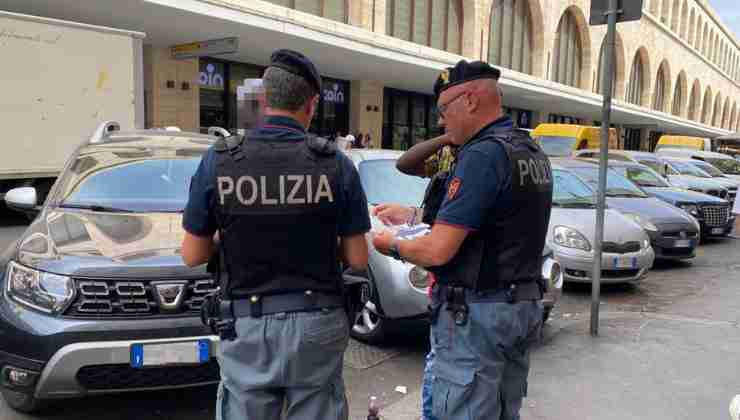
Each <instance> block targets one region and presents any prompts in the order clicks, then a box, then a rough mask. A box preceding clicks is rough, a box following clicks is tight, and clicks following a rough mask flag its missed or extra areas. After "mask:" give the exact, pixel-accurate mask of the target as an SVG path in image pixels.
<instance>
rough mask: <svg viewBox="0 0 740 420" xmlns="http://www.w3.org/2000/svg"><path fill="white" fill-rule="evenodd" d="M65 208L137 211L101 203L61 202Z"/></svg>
mask: <svg viewBox="0 0 740 420" xmlns="http://www.w3.org/2000/svg"><path fill="white" fill-rule="evenodd" d="M59 208H63V209H81V210H92V211H99V212H106V213H136V212H135V211H134V210H129V209H119V208H117V207H110V206H101V205H100V204H60V205H59Z"/></svg>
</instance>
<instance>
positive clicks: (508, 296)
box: [438, 281, 543, 303]
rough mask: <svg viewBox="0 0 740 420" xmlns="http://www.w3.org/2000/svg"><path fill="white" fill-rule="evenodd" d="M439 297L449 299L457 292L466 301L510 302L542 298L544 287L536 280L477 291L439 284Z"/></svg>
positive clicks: (444, 299)
mask: <svg viewBox="0 0 740 420" xmlns="http://www.w3.org/2000/svg"><path fill="white" fill-rule="evenodd" d="M438 288H439V292H438V293H439V294H438V297H439V299H440V300H441V301H443V302H444V301H449V300H452V299H453V298H454V296H453V295H454V294H455V293H457V294H458V295H459V294H462V295H464V298H465V301H466V302H469V303H477V302H508V303H515V302H521V301H527V300H540V299H542V297H543V292H542V289H541V287H540V285H539V283H537V282H536V281H531V282H526V283H518V284H512V285H511V286H510V287H508V288H504V289H498V290H490V291H475V290H472V289H468V288H463V287H455V286H450V285H447V284H439V285H438Z"/></svg>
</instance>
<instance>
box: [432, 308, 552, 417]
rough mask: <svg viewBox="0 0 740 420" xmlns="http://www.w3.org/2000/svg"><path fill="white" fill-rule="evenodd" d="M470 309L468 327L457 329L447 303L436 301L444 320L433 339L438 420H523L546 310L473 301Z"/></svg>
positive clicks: (434, 403)
mask: <svg viewBox="0 0 740 420" xmlns="http://www.w3.org/2000/svg"><path fill="white" fill-rule="evenodd" d="M468 306H469V315H468V319H467V322H466V323H465V324H464V325H457V324H456V323H455V320H454V319H453V314H452V313H451V312H450V311H447V310H446V309H447V303H444V302H440V300H439V296H434V298H433V303H432V307H433V309H435V311H434V312H435V313H437V314H438V315H437V316H436V317H433V319H432V334H431V344H432V349H433V351H434V353H435V357H434V363H433V365H432V395H433V397H432V414H433V416H434V418H435V419H437V420H480V419H486V420H518V419H519V410H520V409H521V406H522V399H523V398H524V397H525V396H526V395H527V375H528V374H529V351H530V347H531V345H532V344H533V343H534V342H536V341H537V340H538V338H539V336H540V331H541V326H542V304H541V303H539V302H534V301H522V302H518V303H506V302H501V303H498V302H495V303H494V302H470V301H469V302H468ZM437 310H438V312H437Z"/></svg>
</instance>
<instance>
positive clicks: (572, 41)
mask: <svg viewBox="0 0 740 420" xmlns="http://www.w3.org/2000/svg"><path fill="white" fill-rule="evenodd" d="M582 55H583V54H582V48H581V37H580V32H579V30H578V24H577V23H576V18H575V16H573V13H572V12H571V11H566V12H565V13H563V16H562V17H561V18H560V23H558V32H557V35H556V36H555V51H554V53H553V56H552V62H553V66H552V67H553V69H552V80H554V81H556V82H558V83H562V84H564V85H569V86H573V87H580V85H581V69H582V63H583V61H582Z"/></svg>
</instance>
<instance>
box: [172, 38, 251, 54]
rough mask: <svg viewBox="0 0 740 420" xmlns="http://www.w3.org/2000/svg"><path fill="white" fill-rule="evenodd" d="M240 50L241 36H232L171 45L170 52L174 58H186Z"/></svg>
mask: <svg viewBox="0 0 740 420" xmlns="http://www.w3.org/2000/svg"><path fill="white" fill-rule="evenodd" d="M238 50H239V38H237V37H231V38H222V39H211V40H208V41H198V42H191V43H188V44H180V45H174V46H172V47H170V54H171V56H172V58H174V59H184V58H193V57H202V56H212V55H220V54H232V53H235V52H237V51H238Z"/></svg>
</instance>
